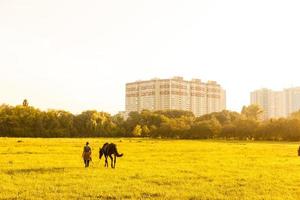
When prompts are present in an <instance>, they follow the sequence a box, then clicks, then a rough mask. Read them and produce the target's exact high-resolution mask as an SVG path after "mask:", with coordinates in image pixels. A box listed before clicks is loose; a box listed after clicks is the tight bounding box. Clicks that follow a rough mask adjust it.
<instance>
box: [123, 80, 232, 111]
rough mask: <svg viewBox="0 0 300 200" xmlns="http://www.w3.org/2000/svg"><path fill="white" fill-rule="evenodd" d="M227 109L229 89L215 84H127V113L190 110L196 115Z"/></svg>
mask: <svg viewBox="0 0 300 200" xmlns="http://www.w3.org/2000/svg"><path fill="white" fill-rule="evenodd" d="M225 108H226V94H225V90H224V89H222V87H221V86H220V85H219V84H218V83H217V82H215V81H208V82H207V83H204V82H202V81H201V80H199V79H192V80H191V81H186V80H184V79H183V78H182V77H174V78H171V79H152V80H147V81H136V82H132V83H127V84H126V113H129V112H132V111H138V112H140V111H142V110H144V109H147V110H151V111H154V110H170V109H176V110H186V111H192V112H193V113H194V114H195V116H201V115H204V114H207V113H211V112H217V111H221V110H224V109H225Z"/></svg>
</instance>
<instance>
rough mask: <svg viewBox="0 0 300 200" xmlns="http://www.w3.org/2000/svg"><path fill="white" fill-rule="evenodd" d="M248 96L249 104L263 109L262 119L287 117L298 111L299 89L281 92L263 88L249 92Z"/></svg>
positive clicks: (299, 102) (299, 104)
mask: <svg viewBox="0 0 300 200" xmlns="http://www.w3.org/2000/svg"><path fill="white" fill-rule="evenodd" d="M250 96H251V97H250V101H251V104H257V105H260V106H261V107H262V108H263V109H264V114H263V116H264V117H263V118H264V119H270V118H280V117H287V116H289V115H290V114H291V113H293V112H296V111H298V110H299V109H300V87H296V88H288V89H284V90H282V91H273V90H270V89H266V88H263V89H260V90H255V91H253V92H251V95H250Z"/></svg>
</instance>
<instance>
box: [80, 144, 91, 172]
mask: <svg viewBox="0 0 300 200" xmlns="http://www.w3.org/2000/svg"><path fill="white" fill-rule="evenodd" d="M91 154H92V150H91V147H89V146H88V145H86V146H84V147H83V152H82V158H83V162H84V166H85V167H88V166H89V164H90V161H91V160H92V158H91Z"/></svg>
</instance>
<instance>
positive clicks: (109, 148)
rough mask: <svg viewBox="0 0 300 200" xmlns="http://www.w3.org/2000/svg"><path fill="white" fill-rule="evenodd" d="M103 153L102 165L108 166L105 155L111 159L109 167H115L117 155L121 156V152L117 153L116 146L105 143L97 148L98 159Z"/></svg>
mask: <svg viewBox="0 0 300 200" xmlns="http://www.w3.org/2000/svg"><path fill="white" fill-rule="evenodd" d="M103 155H104V157H105V165H104V167H108V162H107V157H108V156H109V157H110V160H111V168H115V167H116V161H117V157H122V156H123V154H122V153H121V154H119V153H118V150H117V146H116V145H115V144H114V143H110V144H108V143H105V144H104V145H103V146H102V148H100V149H99V159H101V157H102V156H103ZM112 155H114V157H112Z"/></svg>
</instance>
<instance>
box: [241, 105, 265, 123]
mask: <svg viewBox="0 0 300 200" xmlns="http://www.w3.org/2000/svg"><path fill="white" fill-rule="evenodd" d="M263 112H264V111H263V109H262V108H261V107H260V106H259V105H256V104H252V105H250V106H244V107H243V109H242V112H241V114H242V116H244V117H245V118H246V119H249V120H256V121H259V120H262V115H263Z"/></svg>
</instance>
